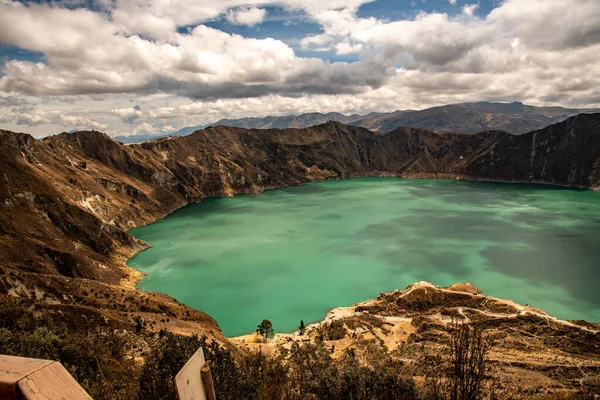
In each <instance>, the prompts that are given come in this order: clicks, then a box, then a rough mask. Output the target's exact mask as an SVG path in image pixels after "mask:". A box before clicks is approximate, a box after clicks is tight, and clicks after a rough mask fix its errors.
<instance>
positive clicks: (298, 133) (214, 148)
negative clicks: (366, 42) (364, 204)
mask: <svg viewBox="0 0 600 400" xmlns="http://www.w3.org/2000/svg"><path fill="white" fill-rule="evenodd" d="M0 149H1V150H0V243H1V246H0V265H1V271H2V272H1V273H2V276H1V277H0V293H3V294H4V295H5V296H9V297H10V298H17V299H23V298H28V299H32V301H36V302H39V303H40V304H53V305H61V304H73V303H77V304H78V305H80V306H86V307H92V308H94V309H97V308H99V309H106V310H110V312H111V313H112V314H111V316H112V317H114V318H126V317H125V316H124V315H126V313H127V312H128V311H129V312H131V310H132V309H137V310H139V309H140V307H141V305H139V304H142V303H143V305H144V310H146V312H147V313H149V314H148V318H150V314H152V313H154V314H152V315H162V314H165V310H166V309H168V312H169V313H170V315H172V316H173V318H175V319H177V320H178V321H184V322H181V324H182V325H181V326H180V328H181V330H182V331H185V330H186V329H188V328H189V329H196V328H195V327H197V326H200V325H202V324H205V326H208V328H207V329H208V330H209V331H214V332H217V331H218V328H217V327H216V324H215V323H214V321H212V320H211V319H210V317H208V316H206V315H204V314H201V313H197V312H195V311H194V310H190V309H187V308H185V307H184V306H182V305H179V304H178V303H176V302H175V301H174V300H172V299H169V298H167V297H165V296H154V295H142V294H140V293H139V292H137V291H135V290H133V289H132V284H131V283H132V282H133V281H135V279H136V278H138V276H137V275H136V274H135V273H133V272H132V271H131V270H129V269H128V268H126V267H125V265H124V262H125V261H126V259H127V258H128V257H130V256H131V255H132V254H134V253H135V252H136V251H138V250H140V249H142V248H144V247H145V246H146V244H144V243H141V242H139V241H137V240H136V239H135V238H133V237H132V236H131V235H129V234H128V233H127V230H128V229H130V228H132V227H135V226H140V225H144V224H148V223H151V222H153V221H156V220H157V219H159V218H161V217H163V216H165V215H167V214H168V213H170V212H172V211H173V210H175V209H176V208H178V207H181V206H183V205H185V204H187V203H190V202H198V201H201V200H202V199H203V198H206V197H210V196H232V195H234V194H236V193H257V192H260V191H262V190H265V189H268V188H276V187H283V186H287V185H296V184H300V183H302V182H307V181H315V180H327V179H344V178H350V177H359V176H392V175H394V176H401V177H405V178H450V179H484V180H502V181H510V182H542V183H549V184H556V185H566V186H573V187H584V188H593V189H598V188H600V114H589V115H585V114H582V115H579V116H576V117H573V118H570V119H568V120H566V121H564V122H562V123H559V124H556V125H552V126H550V127H547V128H544V129H541V130H538V131H533V132H530V133H527V134H524V135H520V136H514V135H511V134H508V133H504V132H499V131H490V132H483V133H480V134H476V135H460V134H443V135H441V134H437V133H434V132H432V131H428V130H424V129H417V128H405V127H403V128H397V129H395V130H393V131H391V132H387V133H375V132H371V131H369V130H367V129H365V128H358V127H353V126H346V125H343V124H341V123H336V122H329V123H326V124H323V125H319V126H315V127H311V128H306V129H284V130H278V129H273V130H247V129H241V128H230V127H215V128H209V129H205V130H201V131H196V132H194V133H193V134H191V135H189V136H185V137H176V138H167V139H161V140H158V141H154V142H147V143H142V144H137V145H123V144H122V143H119V142H116V141H114V140H112V139H111V138H110V137H108V136H107V135H105V134H103V133H99V132H78V133H72V134H60V135H57V136H53V137H49V138H46V139H44V140H43V141H39V140H36V139H34V138H33V137H31V136H29V135H26V134H20V133H13V132H7V131H0ZM90 285H91V286H97V287H98V290H99V291H100V292H101V293H103V294H101V295H100V296H99V295H98V294H95V295H92V294H90V293H89V291H87V290H84V289H83V288H84V287H86V286H90ZM119 286H120V287H121V288H122V287H127V288H128V289H127V290H128V291H131V294H129V292H127V293H124V294H123V292H122V291H121V290H122V289H121V288H118V287H119ZM116 288H118V289H116ZM84 292H86V293H87V294H84ZM128 296H129V297H130V296H133V297H135V299H136V300H135V302H137V303H135V304H138V305H137V306H132V305H131V304H129V303H131V301H130V302H129V303H127V302H125V301H123V299H125V298H127V297H128ZM140 296H141V297H140ZM144 296H146V297H148V296H149V297H148V298H145V297H144ZM107 299H110V301H109V300H107ZM140 302H141V303H140ZM123 313H125V314H123ZM190 314H191V315H192V317H190V316H189V315H190ZM155 319H156V320H160V319H164V318H155ZM192 323H194V324H196V325H194V327H192V326H191V325H189V324H192ZM186 324H188V325H189V326H188V325H186ZM198 324H199V325H198ZM157 326H159V325H157ZM203 326H204V325H203Z"/></svg>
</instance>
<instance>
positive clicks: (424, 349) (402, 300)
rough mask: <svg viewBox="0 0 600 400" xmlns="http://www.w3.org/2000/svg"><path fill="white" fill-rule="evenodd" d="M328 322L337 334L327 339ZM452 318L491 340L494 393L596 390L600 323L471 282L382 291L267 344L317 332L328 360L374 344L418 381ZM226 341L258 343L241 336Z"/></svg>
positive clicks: (524, 395)
mask: <svg viewBox="0 0 600 400" xmlns="http://www.w3.org/2000/svg"><path fill="white" fill-rule="evenodd" d="M334 321H335V324H336V326H337V329H336V337H335V339H334V340H328V339H331V338H328V334H327V332H328V330H329V329H330V327H331V326H332V325H331V324H332V322H334ZM454 323H469V324H471V325H472V326H474V327H477V328H479V329H482V330H484V331H485V332H486V335H489V337H491V338H492V339H493V340H494V342H495V344H494V347H493V349H492V351H491V352H490V354H489V359H490V361H491V364H492V367H493V376H494V377H495V378H496V379H497V384H499V385H498V388H499V390H498V391H497V395H498V398H519V399H528V398H551V396H550V395H551V394H553V393H554V394H556V393H568V392H570V391H575V390H581V389H583V390H585V391H587V392H591V393H600V325H599V324H589V323H576V322H571V321H563V320H559V319H557V318H554V317H552V316H550V315H548V314H546V313H544V312H543V311H541V310H537V309H534V308H531V307H528V306H522V305H519V304H516V303H514V302H512V301H509V300H502V299H497V298H494V297H488V296H484V295H483V293H482V292H481V290H479V289H478V288H477V287H475V286H474V285H472V284H470V283H467V284H455V285H452V286H450V287H446V288H442V287H438V286H435V285H432V284H431V283H428V282H419V283H415V284H412V285H410V286H408V287H407V288H406V289H404V290H396V291H394V292H391V293H382V294H380V295H379V296H378V297H377V298H376V299H374V300H369V301H365V302H362V303H359V304H356V305H354V306H351V307H342V308H336V309H333V310H331V311H330V312H329V313H328V315H327V317H326V318H325V320H323V321H322V322H318V323H315V324H312V325H309V326H308V327H307V329H306V332H305V334H304V335H299V334H298V332H296V333H294V334H279V335H276V337H275V338H274V340H273V343H272V344H271V347H273V348H275V347H276V346H277V345H281V346H283V347H288V348H289V347H290V346H291V343H292V342H294V341H296V342H305V341H311V340H316V339H317V337H321V338H323V337H324V338H325V341H326V345H327V346H328V347H331V348H333V349H335V354H334V357H336V356H339V355H341V354H342V353H343V352H344V351H345V350H346V349H348V348H353V349H357V350H358V351H361V352H369V351H371V352H373V349H378V348H380V349H381V350H385V351H386V352H391V354H392V355H393V356H394V357H396V358H397V359H400V360H402V361H403V362H404V363H405V365H406V370H407V372H408V373H409V374H411V375H414V376H416V377H421V378H422V376H423V375H424V374H426V371H427V368H428V366H429V365H428V361H431V358H435V357H437V356H438V355H445V354H448V353H449V346H448V345H449V341H450V339H449V331H450V330H451V329H453V325H454ZM340 333H341V334H340ZM233 341H234V342H235V343H238V344H239V345H242V346H247V347H251V346H257V345H253V344H252V341H249V340H247V338H245V337H240V338H234V339H233ZM375 353H376V352H375ZM428 357H430V358H428ZM365 358H367V359H368V357H365Z"/></svg>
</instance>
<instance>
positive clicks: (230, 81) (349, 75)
mask: <svg viewBox="0 0 600 400" xmlns="http://www.w3.org/2000/svg"><path fill="white" fill-rule="evenodd" d="M599 26H600V2H598V1H597V0H527V1H523V0H503V1H500V0H496V1H492V0H479V1H477V0H413V1H400V0H376V1H370V0H327V1H323V0H53V1H45V0H38V1H24V0H22V1H16V0H0V127H2V128H4V129H10V130H20V131H23V130H26V131H28V132H31V133H33V134H35V135H37V136H42V135H45V134H48V133H53V132H59V131H62V130H65V131H69V130H72V129H90V128H91V129H100V130H104V131H107V132H108V133H109V134H111V135H114V136H116V135H137V134H157V135H159V134H166V133H169V132H173V131H175V130H178V129H180V128H182V127H184V126H194V125H203V124H208V123H212V122H215V121H217V120H219V119H221V118H240V117H259V116H266V115H285V114H298V113H303V112H332V111H337V112H342V113H347V114H351V113H359V114H365V113H369V112H372V111H376V112H385V111H394V110H398V109H423V108H427V107H431V106H436V105H442V104H449V103H460V102H467V101H501V102H513V101H521V102H524V103H527V104H532V105H560V106H568V107H598V106H600V29H598V27H599Z"/></svg>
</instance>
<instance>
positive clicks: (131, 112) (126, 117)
mask: <svg viewBox="0 0 600 400" xmlns="http://www.w3.org/2000/svg"><path fill="white" fill-rule="evenodd" d="M111 113H113V114H115V115H116V116H117V117H119V118H120V119H121V121H123V122H125V123H128V124H132V123H133V122H135V120H137V119H139V118H140V117H141V116H142V109H141V107H140V106H135V107H133V108H118V109H114V110H111Z"/></svg>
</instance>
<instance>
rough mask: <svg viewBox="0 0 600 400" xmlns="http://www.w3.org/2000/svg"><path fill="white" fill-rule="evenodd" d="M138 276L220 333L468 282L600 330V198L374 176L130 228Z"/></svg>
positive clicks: (210, 204) (241, 200)
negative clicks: (420, 286) (207, 318)
mask: <svg viewBox="0 0 600 400" xmlns="http://www.w3.org/2000/svg"><path fill="white" fill-rule="evenodd" d="M131 233H132V234H133V235H135V236H136V237H138V238H140V239H142V240H145V241H146V242H148V243H150V244H152V245H153V246H154V247H152V248H151V249H148V250H146V251H143V252H141V253H139V254H137V255H136V256H135V257H134V258H133V259H131V260H130V261H129V265H130V266H132V267H134V268H137V269H139V270H141V271H143V272H145V273H147V274H148V276H147V277H146V278H145V279H144V280H143V281H142V282H141V283H140V285H139V286H140V288H141V289H144V290H149V291H159V292H164V293H167V294H169V295H171V296H173V297H175V298H177V299H178V300H179V301H181V302H183V303H186V304H188V305H190V306H192V307H195V308H197V309H199V310H202V311H204V312H206V313H208V314H209V315H211V316H212V317H213V318H215V319H216V320H217V322H218V323H219V325H220V326H221V328H222V330H223V332H224V333H225V334H226V335H228V336H232V335H239V334H242V333H247V332H251V331H253V330H254V329H255V328H256V325H257V324H258V323H260V321H262V320H263V319H265V318H267V319H269V320H271V321H272V322H273V326H274V328H275V330H276V331H283V332H286V331H292V330H294V329H296V328H297V327H298V324H299V322H300V320H301V319H302V320H304V321H305V322H307V323H308V322H312V321H317V320H320V319H322V318H323V317H324V316H325V314H326V312H327V310H328V309H330V308H332V307H338V306H347V305H350V304H352V303H355V302H358V301H362V300H366V299H370V298H374V297H375V296H377V294H379V293H380V292H382V291H391V290H394V289H403V288H405V287H406V286H407V285H408V284H410V283H414V282H417V281H422V280H425V281H429V282H432V283H434V284H436V285H450V284H452V283H455V282H464V281H469V282H473V283H474V284H475V285H476V286H478V287H479V288H481V289H482V290H483V291H484V293H485V294H488V295H492V296H496V297H502V298H508V299H511V300H515V301H517V302H519V303H522V304H529V305H532V306H535V307H540V308H542V309H544V310H545V311H547V312H549V313H551V314H553V315H556V316H558V317H560V318H564V319H586V320H589V321H600V290H598V283H599V282H600V193H597V192H593V191H583V190H571V189H562V188H555V187H549V186H539V185H525V184H502V183H486V182H456V181H436V180H410V181H408V180H402V179H398V178H364V179H352V180H346V181H335V182H322V183H310V184H306V185H302V186H298V187H292V188H286V189H278V190H272V191H268V192H265V193H264V194H261V195H256V196H253V195H241V196H236V197H235V198H231V199H208V200H205V201H204V202H202V203H200V204H194V205H189V206H186V207H184V208H182V209H180V210H178V211H176V212H174V213H173V214H171V215H170V216H168V217H167V218H165V219H163V220H161V221H159V222H157V223H155V224H152V225H149V226H146V227H143V228H137V229H134V230H132V231H131Z"/></svg>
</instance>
